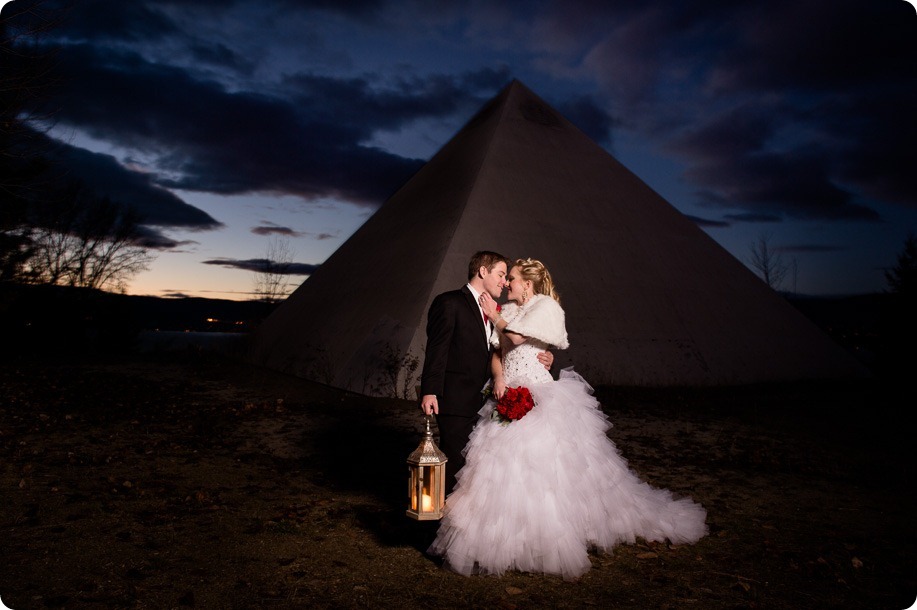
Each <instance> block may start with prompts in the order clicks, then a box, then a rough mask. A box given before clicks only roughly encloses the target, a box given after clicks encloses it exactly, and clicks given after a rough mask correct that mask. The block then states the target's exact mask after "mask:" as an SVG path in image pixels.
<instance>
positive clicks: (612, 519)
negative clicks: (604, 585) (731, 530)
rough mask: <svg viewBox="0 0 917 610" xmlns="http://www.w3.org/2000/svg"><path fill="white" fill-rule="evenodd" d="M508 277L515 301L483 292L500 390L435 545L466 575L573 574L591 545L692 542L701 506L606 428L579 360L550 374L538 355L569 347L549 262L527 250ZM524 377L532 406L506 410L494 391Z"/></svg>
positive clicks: (479, 427) (585, 563) (582, 567)
mask: <svg viewBox="0 0 917 610" xmlns="http://www.w3.org/2000/svg"><path fill="white" fill-rule="evenodd" d="M507 281H508V284H509V294H508V298H509V300H510V302H509V303H507V304H506V305H504V306H503V307H502V311H500V309H499V308H498V306H497V304H496V302H495V301H494V300H493V299H492V298H490V296H489V295H486V294H485V295H482V296H481V306H482V308H483V309H484V312H485V313H486V314H487V315H488V317H490V319H491V321H492V322H493V323H494V327H495V328H496V330H497V332H495V333H494V335H493V337H492V339H491V341H492V343H493V344H494V346H495V348H497V349H496V350H495V351H494V356H493V359H492V362H491V368H492V373H493V384H492V396H491V398H490V400H488V401H487V402H486V403H485V405H484V407H483V408H482V409H481V411H480V412H479V415H480V419H479V420H478V423H477V424H476V426H475V428H474V431H473V432H472V433H471V437H470V439H469V441H468V445H467V446H466V449H465V453H466V463H465V466H464V467H463V468H462V469H461V470H460V471H459V472H458V474H457V483H456V486H455V490H454V491H453V492H452V494H450V495H449V498H448V502H447V505H446V509H445V514H444V517H443V520H442V524H441V525H440V528H439V530H438V532H437V535H436V539H435V540H434V541H433V544H432V545H431V547H430V549H429V552H430V553H432V554H434V555H441V556H443V558H444V560H445V564H446V566H448V567H449V568H450V569H452V570H454V571H456V572H459V573H461V574H466V575H468V574H473V573H480V574H485V573H490V574H502V573H503V572H505V571H507V570H520V571H524V572H541V573H545V574H557V575H560V576H563V577H564V578H566V579H575V578H577V577H579V576H580V575H582V574H583V573H585V572H586V571H587V570H589V569H590V568H591V563H590V561H589V556H588V552H587V551H588V549H590V548H597V549H600V550H605V551H610V550H611V549H612V548H613V547H614V546H615V545H617V544H618V543H625V542H627V543H632V542H634V541H635V540H636V538H638V537H640V538H643V539H644V540H647V541H660V542H661V541H663V540H666V539H668V540H669V541H671V542H672V543H676V544H677V543H693V542H696V541H697V540H699V539H700V538H702V537H703V536H704V535H706V534H707V526H706V524H705V519H706V511H705V510H704V508H703V507H702V506H700V505H699V504H697V503H695V502H693V501H692V500H690V499H688V498H682V499H676V498H675V497H674V496H673V495H672V493H671V492H669V491H668V490H665V489H656V488H653V487H651V486H650V485H648V484H647V483H645V482H643V481H641V480H640V479H639V478H638V477H637V475H636V474H635V473H634V472H633V471H631V470H630V468H629V467H628V465H627V462H626V461H625V460H624V458H622V457H621V455H620V454H619V453H618V449H617V447H615V445H614V443H613V442H612V441H611V440H610V439H609V438H608V437H607V436H606V431H607V430H608V429H609V428H610V427H611V424H610V423H609V422H608V420H607V418H606V416H605V415H604V413H602V410H601V407H600V405H599V403H598V401H597V400H596V399H595V398H594V397H593V396H592V387H590V386H589V384H588V383H587V382H586V381H585V380H584V379H583V378H582V377H581V376H579V375H578V374H577V373H575V372H573V370H572V368H568V369H564V370H563V371H561V373H560V376H559V379H558V380H557V381H554V379H553V377H552V376H551V374H550V373H549V372H548V371H547V370H545V368H544V366H543V365H541V364H540V363H539V362H538V360H537V358H536V355H537V354H538V352H541V351H544V350H545V349H547V348H548V347H550V346H553V347H555V348H558V349H566V348H567V347H568V342H567V331H566V328H565V326H564V311H563V309H561V306H560V302H559V297H558V294H557V292H556V291H555V289H554V283H553V281H552V279H551V275H550V274H549V273H548V270H547V269H546V268H545V267H544V265H543V264H542V263H541V262H539V261H537V260H532V259H519V260H517V261H516V262H515V263H514V265H513V267H512V269H510V272H509V275H508V276H507ZM520 386H521V387H524V388H527V389H528V390H529V391H530V393H531V396H532V398H533V399H534V407H533V408H531V410H530V411H528V412H526V413H524V414H523V415H524V416H522V417H519V418H518V419H512V420H509V419H507V418H506V417H505V416H503V415H501V411H498V410H497V409H496V407H497V402H496V401H498V400H499V399H500V398H502V397H504V395H506V393H507V390H508V389H512V388H515V387H520ZM518 392H519V391H518V390H512V391H511V394H512V395H514V396H515V395H516V393H518ZM513 415H515V416H518V413H515V414H513Z"/></svg>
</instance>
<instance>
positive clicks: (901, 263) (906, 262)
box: [885, 235, 917, 299]
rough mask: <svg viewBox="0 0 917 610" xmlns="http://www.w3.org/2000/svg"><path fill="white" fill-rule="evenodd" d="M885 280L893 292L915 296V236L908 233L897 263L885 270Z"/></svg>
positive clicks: (916, 252) (916, 267)
mask: <svg viewBox="0 0 917 610" xmlns="http://www.w3.org/2000/svg"><path fill="white" fill-rule="evenodd" d="M885 280H886V281H887V282H888V287H889V289H890V290H891V292H892V293H893V294H897V295H901V296H902V297H906V298H908V299H915V298H917V237H915V236H914V235H908V237H907V239H906V240H905V241H904V249H903V250H902V251H901V253H900V254H898V263H897V264H896V265H895V266H894V267H892V268H891V269H888V270H887V271H886V272H885Z"/></svg>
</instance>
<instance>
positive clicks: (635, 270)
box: [250, 80, 868, 398]
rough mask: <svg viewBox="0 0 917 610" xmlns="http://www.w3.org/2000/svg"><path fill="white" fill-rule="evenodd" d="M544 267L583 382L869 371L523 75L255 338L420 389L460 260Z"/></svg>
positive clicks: (309, 370) (406, 391) (380, 390)
mask: <svg viewBox="0 0 917 610" xmlns="http://www.w3.org/2000/svg"><path fill="white" fill-rule="evenodd" d="M478 250H496V251H498V252H501V253H502V254H504V255H506V256H508V257H510V258H512V259H515V258H524V257H532V258H537V259H539V260H541V261H543V262H544V263H545V265H546V266H547V267H548V269H549V270H550V272H551V274H552V275H553V277H554V280H555V283H556V285H557V287H558V290H559V292H560V294H561V299H562V305H563V307H564V309H565V311H566V317H567V330H568V333H569V339H570V348H569V349H568V350H565V351H558V352H556V364H557V365H558V366H566V365H573V366H574V367H575V368H576V370H577V371H578V372H580V373H581V374H583V375H584V376H585V377H586V379H587V380H588V381H590V383H592V384H594V385H601V384H610V385H629V386H712V385H737V384H745V383H755V382H768V381H786V380H801V379H824V378H840V377H862V376H866V375H868V373H867V372H866V370H865V368H864V367H863V366H862V365H860V364H859V362H858V361H857V360H856V359H855V358H853V357H852V356H851V355H850V354H848V353H847V352H846V351H845V350H844V349H843V348H841V347H840V346H839V345H837V344H836V343H835V342H834V341H833V340H831V339H830V338H829V337H828V336H827V335H826V334H824V333H823V332H822V331H821V329H819V328H818V327H817V326H815V325H814V324H813V323H812V322H810V321H809V320H808V319H807V318H805V317H804V316H803V315H802V314H801V313H799V312H798V311H797V310H796V309H795V308H794V307H793V306H792V305H790V304H789V303H787V302H786V300H785V299H784V298H783V297H781V296H780V295H779V294H777V293H776V292H775V291H773V290H772V289H770V288H769V287H768V286H767V285H766V284H765V283H764V282H763V281H762V280H760V279H759V278H758V277H757V276H756V275H755V274H754V273H752V272H751V271H750V270H749V269H748V268H746V267H745V266H744V265H743V264H742V263H740V262H739V261H738V260H736V259H735V258H734V257H733V256H732V255H731V254H729V253H728V252H727V251H726V250H725V249H723V248H722V247H721V246H720V245H719V244H717V243H716V242H715V241H714V240H713V239H711V238H710V237H709V236H708V235H707V234H706V233H704V232H703V231H702V230H701V229H700V228H698V227H697V225H696V224H695V223H694V222H692V221H691V220H689V219H688V218H686V217H685V216H684V215H683V214H682V213H681V212H679V211H678V210H676V209H675V208H674V207H673V206H672V205H670V204H669V203H668V202H666V201H665V200H664V199H663V198H662V197H661V196H660V195H658V194H657V193H656V192H655V191H653V190H652V189H651V188H650V187H649V186H647V185H646V184H645V183H644V182H643V181H641V180H640V179H639V178H638V177H637V176H636V175H634V174H633V173H632V172H631V171H629V170H628V169H627V168H625V167H624V166H623V165H622V164H621V163H619V162H618V161H617V160H616V159H615V158H614V157H612V156H611V155H610V154H609V153H608V152H607V151H605V150H604V149H603V148H601V147H600V146H598V145H597V144H596V143H594V142H593V141H592V140H590V139H589V138H588V137H587V136H586V135H585V134H583V133H582V132H581V131H579V130H578V129H577V128H576V127H574V126H573V125H572V124H571V123H569V122H568V121H567V120H566V119H565V118H564V117H563V116H561V115H560V114H559V113H558V112H557V111H556V110H554V109H553V108H551V107H550V106H549V105H548V104H546V103H545V102H544V101H543V100H541V99H540V98H539V97H538V96H537V95H535V94H534V93H533V92H532V91H530V90H529V89H528V88H527V87H525V86H524V85H523V84H522V83H520V82H519V81H515V80H514V81H512V82H511V83H510V84H509V85H507V86H506V87H505V88H504V89H503V90H502V91H501V92H500V93H499V94H498V95H497V96H496V97H494V98H493V99H492V100H491V101H490V102H488V103H487V104H486V105H485V106H484V107H483V108H482V109H481V110H480V111H479V112H478V113H477V114H476V115H475V116H474V117H473V118H472V119H471V120H470V121H469V122H468V123H467V124H466V125H465V126H464V127H463V128H462V129H461V130H460V131H459V132H458V133H457V134H456V135H455V136H454V137H453V138H452V139H451V140H450V141H449V142H448V143H446V144H445V146H443V148H442V149H440V150H439V151H438V152H437V153H436V155H434V156H433V157H432V158H431V159H430V160H429V162H427V163H426V165H424V166H423V167H422V168H421V169H420V170H419V171H418V172H417V173H416V174H415V175H414V176H413V177H411V178H410V179H409V180H408V181H407V182H406V183H405V184H404V186H403V187H402V188H401V189H400V190H398V192H396V193H395V194H394V195H393V196H392V197H391V198H389V199H388V200H387V201H386V202H385V203H384V204H383V205H382V206H381V207H380V208H379V210H378V211H377V212H376V213H375V214H374V215H373V216H372V217H370V218H369V219H368V220H367V221H366V223H365V224H364V225H363V226H362V227H360V228H359V229H358V230H357V231H356V232H355V233H354V234H353V235H352V236H351V237H350V239H348V240H347V241H346V242H345V243H344V244H343V245H342V246H341V247H340V248H339V249H338V250H337V251H335V252H334V253H333V254H332V255H331V256H330V257H329V258H328V260H327V261H325V262H324V263H323V264H322V265H321V267H320V268H319V269H318V270H317V271H316V272H315V273H313V274H312V275H311V276H310V277H309V278H308V279H306V281H305V282H303V284H302V285H301V286H300V287H299V288H298V289H297V290H296V291H295V292H293V293H292V294H291V295H290V296H289V297H288V298H287V300H286V301H284V303H282V304H281V305H280V307H278V309H277V310H276V311H275V312H274V313H273V314H272V315H271V316H269V317H268V318H267V319H266V320H265V321H264V323H263V324H262V326H261V327H260V328H259V329H258V331H256V332H255V333H254V334H253V336H252V337H251V346H250V357H251V359H252V360H253V361H254V362H256V363H258V364H262V365H265V366H268V367H271V368H275V369H279V370H283V371H287V372H290V373H293V374H295V375H299V376H302V377H306V378H310V379H314V380H317V381H320V382H324V383H328V384H331V385H334V386H337V387H340V388H345V389H348V390H353V391H356V392H360V393H366V394H385V395H399V396H404V397H408V398H413V397H414V396H413V390H414V386H415V384H417V383H419V381H418V377H419V374H420V367H419V366H417V364H422V361H423V354H424V347H425V343H426V315H427V310H428V308H429V306H430V303H431V302H432V300H433V298H434V297H435V296H436V295H437V294H439V293H440V292H443V291H446V290H451V289H455V288H459V287H460V286H462V285H464V283H465V282H466V278H467V265H468V260H469V258H470V256H471V255H472V254H473V253H474V252H476V251H478Z"/></svg>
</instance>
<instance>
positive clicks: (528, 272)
mask: <svg viewBox="0 0 917 610" xmlns="http://www.w3.org/2000/svg"><path fill="white" fill-rule="evenodd" d="M513 267H519V272H520V273H521V274H522V279H524V280H528V281H530V282H532V289H533V290H534V291H535V294H546V295H548V296H549V297H551V298H552V299H554V300H555V301H557V302H558V303H560V293H558V292H557V290H556V289H555V288H554V280H553V279H551V274H550V273H548V269H547V267H545V266H544V263H542V262H541V261H536V260H535V259H533V258H519V259H516V262H515V263H513Z"/></svg>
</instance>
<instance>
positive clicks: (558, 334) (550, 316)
mask: <svg viewBox="0 0 917 610" xmlns="http://www.w3.org/2000/svg"><path fill="white" fill-rule="evenodd" d="M500 315H501V316H503V319H504V320H506V322H507V324H506V328H505V329H504V332H506V331H509V332H514V333H518V334H520V335H524V336H526V337H532V338H534V339H537V340H539V341H543V342H544V343H547V344H548V345H551V346H554V347H556V348H557V349H567V348H568V347H570V343H569V342H568V341H567V328H566V326H565V325H564V310H563V309H562V308H561V306H560V303H558V302H557V301H555V300H554V299H552V298H551V297H549V296H547V295H543V294H536V295H534V296H533V297H532V298H531V299H529V300H528V302H526V304H525V305H521V306H520V305H516V304H515V303H507V304H506V305H503V307H502V310H501V312H500ZM490 342H491V343H492V344H493V345H494V347H499V345H500V335H499V333H493V335H491V338H490Z"/></svg>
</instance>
